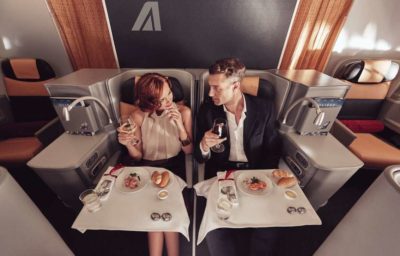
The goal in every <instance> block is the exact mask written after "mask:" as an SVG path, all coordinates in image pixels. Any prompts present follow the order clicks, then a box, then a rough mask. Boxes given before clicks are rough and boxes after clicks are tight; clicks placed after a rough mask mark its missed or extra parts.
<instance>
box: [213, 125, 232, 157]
mask: <svg viewBox="0 0 400 256" xmlns="http://www.w3.org/2000/svg"><path fill="white" fill-rule="evenodd" d="M211 131H212V133H215V134H217V135H218V137H219V138H220V139H222V138H226V137H227V136H228V124H227V121H226V119H224V118H216V119H214V124H213V128H212V130H211ZM211 150H212V151H213V152H215V153H222V152H224V150H225V146H224V144H222V143H220V144H217V145H214V146H212V147H211Z"/></svg>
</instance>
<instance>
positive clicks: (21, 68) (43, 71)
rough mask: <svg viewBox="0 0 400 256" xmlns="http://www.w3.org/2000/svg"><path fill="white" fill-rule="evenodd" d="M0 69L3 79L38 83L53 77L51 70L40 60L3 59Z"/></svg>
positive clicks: (47, 64)
mask: <svg viewBox="0 0 400 256" xmlns="http://www.w3.org/2000/svg"><path fill="white" fill-rule="evenodd" d="M1 68H2V71H3V75H4V76H5V77H7V78H10V79H13V80H18V81H26V82H38V81H45V80H48V79H50V78H54V77H55V73H54V70H53V68H52V67H51V66H50V65H49V63H47V62H46V61H44V60H42V59H19V58H18V59H17V58H15V59H4V60H3V61H2V63H1Z"/></svg>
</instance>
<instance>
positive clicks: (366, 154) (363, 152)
mask: <svg viewBox="0 0 400 256" xmlns="http://www.w3.org/2000/svg"><path fill="white" fill-rule="evenodd" d="M356 135H357V138H356V139H355V140H354V141H353V142H352V143H351V144H350V146H349V148H350V150H351V151H352V152H353V153H354V154H355V155H356V156H358V157H359V158H360V159H361V160H362V161H363V162H364V163H365V167H367V168H368V167H370V168H385V167H387V166H389V165H393V164H400V150H399V149H397V148H395V147H392V146H390V145H389V144H387V143H385V142H383V141H382V140H380V139H378V138H377V137H375V136H373V135H372V134H369V133H356Z"/></svg>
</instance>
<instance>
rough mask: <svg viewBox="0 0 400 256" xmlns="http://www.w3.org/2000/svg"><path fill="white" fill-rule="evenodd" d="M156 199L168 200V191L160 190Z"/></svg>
mask: <svg viewBox="0 0 400 256" xmlns="http://www.w3.org/2000/svg"><path fill="white" fill-rule="evenodd" d="M157 197H158V198H159V199H161V200H164V199H167V198H168V190H166V189H161V190H160V191H158V193H157Z"/></svg>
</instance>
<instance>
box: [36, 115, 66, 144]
mask: <svg viewBox="0 0 400 256" xmlns="http://www.w3.org/2000/svg"><path fill="white" fill-rule="evenodd" d="M63 132H64V128H63V126H62V125H61V122H60V119H59V118H58V117H56V118H54V119H53V120H51V121H50V122H48V123H47V124H46V125H44V126H43V127H42V128H40V129H39V130H38V131H37V132H35V136H36V137H37V138H38V139H39V141H40V142H41V143H42V144H43V145H44V146H47V145H49V144H50V143H52V142H53V141H54V140H55V139H57V138H58V136H60V135H61V134H62V133H63Z"/></svg>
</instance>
